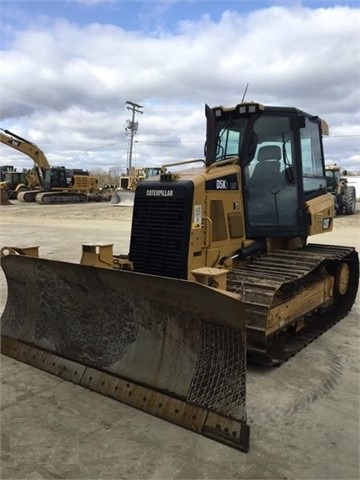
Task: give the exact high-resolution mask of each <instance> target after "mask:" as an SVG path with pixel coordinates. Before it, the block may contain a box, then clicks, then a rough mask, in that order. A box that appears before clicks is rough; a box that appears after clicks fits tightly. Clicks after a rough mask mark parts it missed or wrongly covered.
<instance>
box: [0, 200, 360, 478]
mask: <svg viewBox="0 0 360 480" xmlns="http://www.w3.org/2000/svg"><path fill="white" fill-rule="evenodd" d="M131 215H132V209H131V208H130V207H119V206H111V205H110V204H108V203H102V204H96V203H88V204H83V205H66V206H61V205H49V206H41V205H37V204H28V205H19V204H16V202H14V204H13V205H10V206H0V246H5V245H7V246H19V247H24V246H30V245H40V253H41V256H43V257H47V258H54V259H58V260H67V261H74V262H78V261H79V259H80V255H81V244H82V243H96V242H98V243H113V244H114V253H127V252H128V246H129V235H130V227H131ZM311 241H312V242H318V243H329V244H339V245H353V246H355V247H356V248H357V250H358V251H359V249H360V214H359V211H357V214H356V215H354V216H346V217H338V218H336V220H335V231H334V232H332V233H328V234H325V235H321V236H318V237H317V238H312V239H311ZM5 302H6V281H5V277H4V275H3V273H2V272H0V312H1V311H2V310H3V308H4V307H5ZM359 313H360V300H359V295H358V298H357V301H356V303H355V305H354V307H353V309H352V311H351V312H350V314H349V315H348V316H347V317H346V318H345V319H343V320H342V321H341V322H339V323H338V324H337V325H336V326H334V327H333V328H332V329H331V330H329V331H327V332H326V333H324V334H323V335H322V336H321V337H319V338H318V339H317V340H316V341H314V342H312V343H311V344H310V345H308V346H307V347H306V348H305V349H304V350H302V351H301V352H300V353H298V354H297V355H296V356H295V357H294V358H292V359H290V360H289V361H288V362H287V363H285V364H284V365H282V366H281V367H279V368H275V369H262V368H259V367H254V366H249V369H248V376H247V404H248V406H247V412H248V422H249V425H250V428H251V440H250V442H251V443H250V452H249V453H248V454H243V453H239V452H237V451H236V450H233V449H231V448H229V447H226V446H224V445H221V444H219V443H216V442H214V441H212V440H210V439H206V438H204V437H202V436H200V435H196V434H194V433H192V432H189V431H187V430H185V429H182V428H180V427H177V426H175V425H172V424H170V423H167V422H164V421H162V420H159V419H157V418H154V417H151V416H150V415H147V414H145V413H143V412H140V411H138V410H135V409H133V408H131V407H128V406H125V405H123V404H120V403H118V402H116V401H114V400H111V399H109V398H106V397H103V396H101V395H99V394H96V393H94V392H90V391H87V390H85V389H83V388H82V387H79V386H76V385H73V384H71V383H68V382H65V381H63V380H61V379H59V378H57V377H54V376H52V375H50V374H47V373H45V372H42V371H39V370H36V369H34V368H32V367H29V366H27V365H24V364H21V363H19V362H16V361H14V360H12V359H10V358H8V357H6V356H3V355H2V356H1V440H2V444H1V462H2V471H1V475H0V478H2V479H28V478H29V479H42V478H46V479H53V478H64V479H65V478H71V479H94V480H95V479H120V478H121V479H122V478H131V479H140V478H141V479H150V478H151V479H198V478H199V479H200V478H202V479H211V478H214V479H235V478H236V479H240V478H241V479H250V478H251V479H263V478H264V479H265V478H266V479H349V480H350V479H351V480H352V479H358V478H359V476H360V466H359V464H360V456H359V440H360V429H359V425H360V400H359V399H360V396H359V393H360V392H359V380H360V377H359V372H360V368H359V347H360V342H359Z"/></svg>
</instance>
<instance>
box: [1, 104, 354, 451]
mask: <svg viewBox="0 0 360 480" xmlns="http://www.w3.org/2000/svg"><path fill="white" fill-rule="evenodd" d="M205 112H206V119H207V125H206V143H205V152H204V158H203V159H196V160H192V161H187V162H180V163H176V164H171V165H166V166H164V170H163V171H162V172H161V174H160V175H158V176H157V177H152V178H150V179H148V180H144V181H143V182H141V183H140V184H139V185H138V186H137V189H136V192H135V202H134V208H133V218H132V229H131V238H130V249H129V254H128V255H121V254H119V255H117V254H113V249H112V245H111V244H99V245H96V244H84V245H83V247H82V250H83V251H82V256H81V260H80V263H79V264H73V263H68V262H61V261H54V260H48V259H41V258H38V248H37V247H36V246H34V247H31V246H29V247H28V248H27V249H24V248H23V249H21V248H19V247H4V248H3V250H2V268H3V270H4V272H5V275H6V279H7V284H8V300H7V304H6V308H5V311H4V313H3V315H2V319H1V322H2V352H3V353H5V354H7V355H10V356H12V357H14V358H17V359H19V360H21V361H24V362H26V363H30V364H31V365H34V366H36V367H38V368H41V369H44V370H47V371H49V372H51V373H54V374H57V375H60V376H61V377H63V378H65V379H67V380H71V381H73V382H75V383H79V384H80V385H83V386H85V387H88V388H91V389H93V390H95V391H97V392H101V393H103V394H105V395H109V396H111V397H112V398H116V399H118V400H120V401H123V402H125V403H128V404H130V405H132V406H135V407H137V408H140V409H142V410H144V411H146V412H149V413H151V414H154V415H157V416H159V417H161V418H163V419H166V420H169V421H172V422H174V423H176V424H178V425H181V426H184V427H186V428H189V429H191V430H194V431H196V432H198V433H202V434H203V435H206V436H209V437H210V438H213V439H215V440H217V441H220V442H222V443H224V444H226V445H229V446H232V447H234V448H237V449H239V450H242V451H247V450H248V448H249V427H248V425H247V420H246V362H247V360H253V361H256V362H258V363H261V364H265V365H269V366H271V365H276V364H280V363H281V362H284V361H286V360H287V359H288V358H289V357H290V356H292V355H294V354H295V353H296V352H297V351H298V350H300V349H301V348H303V347H304V346H305V345H306V344H307V343H308V342H310V341H311V340H313V339H314V338H316V337H317V336H318V335H320V334H321V333H322V332H323V331H324V330H326V329H328V328H329V327H330V326H331V325H332V324H334V323H335V322H337V321H339V320H340V319H341V318H342V317H343V316H345V315H346V314H347V313H348V311H349V310H350V309H351V307H352V304H353V302H354V299H355V295H356V292H357V287H358V278H359V262H358V255H357V252H356V251H355V249H354V248H352V247H345V246H331V245H320V244H313V243H308V242H307V239H308V237H310V236H311V235H317V234H321V233H326V232H330V231H331V230H332V228H333V217H334V203H333V200H332V197H331V194H329V193H328V192H327V185H326V176H325V168H324V155H323V146H322V135H324V134H327V132H328V127H327V124H326V122H325V121H323V120H321V119H320V118H319V117H316V116H313V115H310V114H308V113H305V112H303V111H301V110H298V109H296V108H292V107H291V108H287V107H273V106H264V105H262V104H260V103H253V102H250V103H244V102H242V103H240V104H238V105H236V106H235V107H231V108H227V107H223V106H219V107H214V108H210V107H209V106H206V107H205ZM165 167H166V168H165Z"/></svg>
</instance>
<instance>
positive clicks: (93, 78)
mask: <svg viewBox="0 0 360 480" xmlns="http://www.w3.org/2000/svg"><path fill="white" fill-rule="evenodd" d="M84 1H85V0H84ZM89 1H90V0H89ZM94 1H96V0H94ZM359 18H360V10H359V9H355V8H352V9H351V8H348V7H333V8H328V9H324V8H318V9H313V10H312V9H307V8H301V7H298V6H296V7H294V8H285V7H271V8H268V9H263V10H258V11H254V12H250V13H249V14H247V15H239V14H237V13H235V12H232V11H225V12H224V13H223V15H222V17H221V19H220V20H219V21H218V22H214V21H212V20H210V17H209V16H206V15H205V16H203V17H202V18H201V19H199V20H198V21H197V22H191V21H186V22H180V23H179V25H178V30H177V32H176V33H170V32H164V31H162V33H161V34H157V35H154V34H153V35H147V34H144V33H140V32H127V31H125V30H123V29H121V28H119V27H116V26H113V25H101V24H97V23H93V24H89V25H86V26H84V27H79V26H77V25H75V24H72V23H69V22H68V21H66V20H56V21H54V22H53V23H49V19H46V21H44V22H42V23H40V24H39V25H40V26H38V27H36V26H34V25H35V22H33V23H32V26H31V27H29V28H27V29H26V30H20V31H15V32H14V31H12V35H13V37H12V38H13V40H12V41H11V43H10V44H9V45H8V47H7V49H6V50H4V51H3V54H2V75H1V93H2V105H1V118H2V120H1V124H0V126H1V127H2V128H9V129H10V130H11V129H13V130H14V131H15V132H16V133H18V134H20V135H22V136H24V137H25V138H28V139H30V140H33V141H35V142H38V143H39V146H40V147H41V148H42V149H43V150H44V151H45V152H46V153H47V154H48V156H49V159H50V160H51V161H56V163H57V164H58V163H59V161H60V160H61V159H62V158H63V159H64V161H63V162H62V163H66V164H68V163H72V162H77V165H76V166H80V165H81V166H83V167H85V168H92V167H94V168H95V167H98V166H102V167H106V168H107V167H108V166H110V165H114V164H116V163H117V162H122V163H123V164H124V163H125V162H126V149H127V138H126V135H125V131H124V124H125V121H126V119H127V118H129V116H130V114H129V112H128V111H127V110H126V108H125V101H126V100H132V101H135V102H137V103H140V104H142V105H144V115H143V116H142V117H139V118H138V121H139V124H140V128H139V133H138V136H137V139H138V144H136V146H135V151H136V156H137V162H139V163H146V164H160V163H161V162H163V161H175V160H177V161H178V160H181V159H184V158H186V159H188V158H191V157H198V156H199V155H202V151H203V140H204V135H205V118H204V114H203V106H204V103H205V102H206V103H209V104H210V105H215V104H223V105H232V104H234V103H237V102H239V101H240V99H241V97H242V94H243V91H244V88H245V86H246V84H247V83H248V82H249V84H250V85H249V90H248V94H247V99H249V100H254V101H259V102H262V103H264V104H272V105H289V106H295V107H298V108H300V109H302V110H305V111H309V112H310V113H313V114H317V115H320V116H322V117H324V118H325V119H326V120H327V121H328V123H329V124H330V130H331V134H332V135H336V134H337V135H344V134H345V133H346V132H351V135H354V133H353V132H358V131H359V111H360V87H359V85H360V73H359V72H360V68H359V67H360V60H359V54H360V53H359V52H360V50H359V48H360V47H359ZM8 28H9V29H10V27H8ZM348 134H350V133H348ZM325 147H326V148H328V149H329V150H330V151H329V155H331V156H332V157H334V158H335V159H336V160H338V161H340V160H341V162H340V163H342V164H345V166H346V164H347V162H349V163H350V162H351V163H352V164H353V163H354V160H353V159H354V158H356V153H357V152H356V149H358V151H359V138H358V137H356V136H352V137H346V138H345V137H339V138H338V139H337V141H336V142H335V140H334V139H332V140H331V139H329V140H327V142H326V143H325ZM1 154H4V155H6V156H7V152H6V153H4V151H3V147H2V150H1ZM16 158H18V156H17V157H16ZM22 162H23V164H22V166H27V163H26V160H22ZM69 166H70V165H69ZM359 169H360V167H359Z"/></svg>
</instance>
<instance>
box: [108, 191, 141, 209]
mask: <svg viewBox="0 0 360 480" xmlns="http://www.w3.org/2000/svg"><path fill="white" fill-rule="evenodd" d="M134 199H135V191H133V190H118V191H116V192H115V193H114V194H113V196H112V197H111V200H110V203H111V205H118V206H120V207H133V206H134Z"/></svg>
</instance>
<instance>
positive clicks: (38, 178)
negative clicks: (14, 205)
mask: <svg viewBox="0 0 360 480" xmlns="http://www.w3.org/2000/svg"><path fill="white" fill-rule="evenodd" d="M0 141H1V143H4V144H5V145H8V146H10V147H12V148H14V149H15V150H18V151H20V152H22V153H24V154H25V155H28V156H29V157H30V158H31V159H32V160H33V162H34V166H33V168H32V169H31V170H29V171H28V175H27V177H26V184H25V185H23V187H24V188H21V189H19V190H21V191H19V192H17V193H18V195H17V199H18V200H19V201H20V202H25V203H29V202H37V203H39V204H50V203H77V202H86V201H87V200H88V198H89V195H95V193H96V192H98V181H97V178H96V177H94V176H91V175H89V172H87V171H85V170H82V169H75V170H74V169H68V168H65V167H63V166H62V167H51V166H50V163H49V161H48V159H47V157H46V155H45V154H44V152H43V151H42V150H41V149H40V148H39V147H38V146H37V145H35V144H34V143H32V142H30V141H29V140H26V139H25V138H22V137H20V136H19V135H16V134H15V133H13V132H10V131H9V130H3V129H0Z"/></svg>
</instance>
